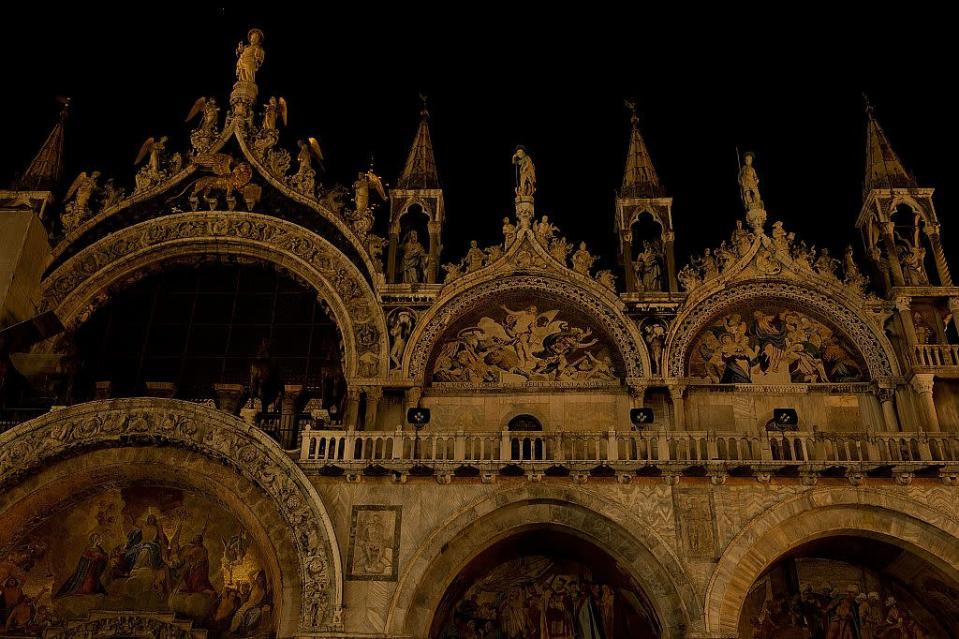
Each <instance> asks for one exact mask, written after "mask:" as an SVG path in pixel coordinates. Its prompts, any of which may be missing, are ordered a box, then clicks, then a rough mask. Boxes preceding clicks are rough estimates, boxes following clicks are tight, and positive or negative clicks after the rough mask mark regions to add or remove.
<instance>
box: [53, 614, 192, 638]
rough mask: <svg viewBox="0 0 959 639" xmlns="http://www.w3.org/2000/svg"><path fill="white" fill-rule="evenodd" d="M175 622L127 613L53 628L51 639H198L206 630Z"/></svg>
mask: <svg viewBox="0 0 959 639" xmlns="http://www.w3.org/2000/svg"><path fill="white" fill-rule="evenodd" d="M182 626H183V624H178V623H176V622H172V621H164V620H162V619H157V618H156V617H149V616H145V615H138V614H136V613H124V614H118V615H116V616H105V617H101V618H98V619H91V620H89V621H84V622H82V623H78V624H71V625H69V626H67V627H65V628H51V629H50V630H48V631H47V632H46V634H45V635H44V636H45V637H47V638H48V639H101V638H106V637H155V638H156V639H198V638H199V637H204V636H206V631H205V630H197V631H194V630H192V629H189V628H184V627H182Z"/></svg>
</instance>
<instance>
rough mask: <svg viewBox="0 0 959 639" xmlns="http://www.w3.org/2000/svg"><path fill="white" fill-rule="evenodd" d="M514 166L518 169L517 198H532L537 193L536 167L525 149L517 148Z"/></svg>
mask: <svg viewBox="0 0 959 639" xmlns="http://www.w3.org/2000/svg"><path fill="white" fill-rule="evenodd" d="M513 165H514V166H515V167H516V195H517V197H532V196H533V194H534V193H536V167H535V165H534V164H533V159H532V158H531V157H530V156H529V153H527V152H526V148H525V147H522V146H518V147H516V152H515V153H513Z"/></svg>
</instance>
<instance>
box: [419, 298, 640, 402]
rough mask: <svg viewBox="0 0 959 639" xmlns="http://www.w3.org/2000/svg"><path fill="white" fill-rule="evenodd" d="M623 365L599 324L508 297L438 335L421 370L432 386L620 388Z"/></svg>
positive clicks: (562, 303)
mask: <svg viewBox="0 0 959 639" xmlns="http://www.w3.org/2000/svg"><path fill="white" fill-rule="evenodd" d="M624 368H625V367H624V364H623V361H622V357H621V355H620V354H619V351H618V349H617V348H616V346H615V345H614V344H613V342H612V340H611V339H610V338H609V336H608V335H607V333H606V331H605V330H603V329H602V328H601V327H600V325H599V323H598V322H597V321H596V320H595V319H594V318H593V317H591V316H590V315H589V314H587V313H586V312H584V310H583V309H581V308H577V307H576V306H574V305H573V304H571V303H570V302H569V301H567V300H563V299H560V298H555V299H554V298H551V297H549V296H547V295H541V294H537V295H531V294H529V293H527V292H507V293H504V294H503V295H499V296H496V297H494V298H490V299H488V300H487V301H486V303H484V304H482V305H480V306H478V307H476V308H474V309H472V310H470V311H469V312H467V313H464V314H463V315H461V316H460V317H459V318H457V320H456V321H454V322H453V323H452V325H451V326H450V327H449V328H448V329H447V330H446V331H445V332H444V333H443V335H442V337H441V338H440V339H439V340H438V343H437V347H436V348H435V349H434V352H433V355H432V357H431V359H430V365H429V366H428V367H427V370H429V371H430V374H429V376H428V380H429V381H430V382H431V383H432V384H433V385H444V386H447V385H464V386H474V385H498V386H524V385H570V386H608V385H616V384H618V380H619V378H620V377H622V375H623V371H624Z"/></svg>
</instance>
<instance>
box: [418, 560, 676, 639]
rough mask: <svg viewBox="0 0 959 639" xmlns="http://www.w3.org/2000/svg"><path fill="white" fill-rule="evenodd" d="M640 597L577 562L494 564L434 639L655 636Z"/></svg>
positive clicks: (455, 607)
mask: <svg viewBox="0 0 959 639" xmlns="http://www.w3.org/2000/svg"><path fill="white" fill-rule="evenodd" d="M653 625H654V624H653V623H652V622H651V621H650V619H649V618H648V616H647V614H646V613H645V607H644V605H643V603H642V599H641V596H640V595H638V594H637V592H636V591H635V590H633V589H632V588H630V587H628V586H626V585H624V584H623V583H611V582H608V581H606V580H603V579H596V578H594V576H593V574H592V572H591V571H590V569H589V568H587V567H586V566H584V565H583V564H580V563H576V562H570V561H561V560H555V559H553V558H550V557H546V556H535V555H534V556H529V557H523V558H521V559H515V560H513V561H508V562H505V563H503V564H500V565H499V566H496V567H495V568H493V569H492V570H491V571H489V572H488V573H487V574H486V575H484V576H483V577H481V578H480V579H478V580H477V581H476V582H475V583H473V585H472V586H470V587H469V589H468V590H467V591H466V592H465V593H463V595H462V597H461V598H459V600H458V601H456V602H455V603H454V604H453V605H450V606H449V610H448V612H447V613H446V616H445V618H442V621H441V623H439V624H437V625H434V633H433V636H434V637H436V638H437V639H494V638H495V639H615V638H619V637H622V638H624V639H625V638H626V637H629V638H631V639H642V638H646V637H650V638H651V637H655V636H659V635H658V633H655V632H654V630H653Z"/></svg>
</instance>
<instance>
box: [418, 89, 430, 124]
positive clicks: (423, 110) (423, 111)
mask: <svg viewBox="0 0 959 639" xmlns="http://www.w3.org/2000/svg"><path fill="white" fill-rule="evenodd" d="M420 117H421V118H422V119H424V120H427V119H429V117H430V111H429V108H428V106H427V99H426V94H425V93H423V92H422V91H420Z"/></svg>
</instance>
